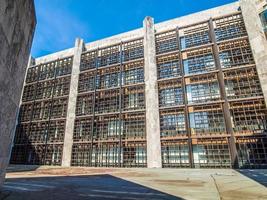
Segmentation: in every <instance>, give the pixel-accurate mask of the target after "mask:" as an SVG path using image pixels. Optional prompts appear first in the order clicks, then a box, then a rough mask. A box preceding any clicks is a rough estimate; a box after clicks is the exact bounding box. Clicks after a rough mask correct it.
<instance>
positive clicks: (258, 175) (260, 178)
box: [237, 169, 267, 187]
mask: <svg viewBox="0 0 267 200" xmlns="http://www.w3.org/2000/svg"><path fill="white" fill-rule="evenodd" d="M237 171H238V172H239V173H241V174H243V175H244V176H246V177H248V178H250V179H252V180H254V181H256V182H258V183H260V184H262V185H264V186H265V187H267V169H239V170H237Z"/></svg>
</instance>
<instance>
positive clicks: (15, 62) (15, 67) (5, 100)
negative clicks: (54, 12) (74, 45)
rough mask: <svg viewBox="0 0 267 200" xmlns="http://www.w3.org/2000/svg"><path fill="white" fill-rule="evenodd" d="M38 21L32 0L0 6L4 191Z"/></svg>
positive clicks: (0, 174) (0, 142)
mask: <svg viewBox="0 0 267 200" xmlns="http://www.w3.org/2000/svg"><path fill="white" fill-rule="evenodd" d="M35 24H36V18H35V10H34V4H33V1H31V0H26V1H10V0H1V2H0V46H1V50H0V105H1V106H0V187H1V185H2V183H3V181H4V177H5V169H6V167H7V165H8V162H9V157H10V153H11V143H12V139H13V137H14V133H15V130H14V129H15V125H16V118H17V113H18V110H19V105H20V98H21V91H22V88H23V81H24V76H25V73H26V69H27V62H28V58H29V52H30V47H31V43H32V38H33V33H34V29H35Z"/></svg>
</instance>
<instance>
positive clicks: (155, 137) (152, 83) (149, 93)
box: [143, 17, 162, 168]
mask: <svg viewBox="0 0 267 200" xmlns="http://www.w3.org/2000/svg"><path fill="white" fill-rule="evenodd" d="M143 27H144V57H145V67H144V69H145V99H146V139H147V167H148V168H161V167H162V162H161V143H160V120H159V100H158V83H157V64H156V44H155V31H154V19H153V18H151V17H146V18H145V19H144V21H143Z"/></svg>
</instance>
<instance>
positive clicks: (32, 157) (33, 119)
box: [11, 11, 267, 168]
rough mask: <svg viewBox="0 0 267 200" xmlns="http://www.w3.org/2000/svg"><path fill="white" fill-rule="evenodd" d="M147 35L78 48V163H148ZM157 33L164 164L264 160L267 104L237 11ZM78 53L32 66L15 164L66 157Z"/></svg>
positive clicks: (256, 163) (262, 163) (261, 163)
mask: <svg viewBox="0 0 267 200" xmlns="http://www.w3.org/2000/svg"><path fill="white" fill-rule="evenodd" d="M265 15H266V13H265V12H263V13H262V14H261V18H262V20H263V24H265V21H266V20H265ZM264 20H265V21H264ZM144 39H146V38H143V37H139V38H138V37H136V38H135V39H132V40H126V39H125V38H121V41H119V40H118V41H117V43H113V44H110V45H109V46H104V45H103V46H101V45H100V46H99V47H98V48H97V49H87V50H84V51H83V52H82V54H81V61H80V66H79V67H80V73H79V78H78V79H79V80H78V81H79V82H78V88H77V93H78V94H77V99H76V107H75V108H76V109H75V116H74V117H75V119H74V131H73V145H72V154H71V165H72V166H93V167H147V134H148V133H150V132H148V131H151V130H147V125H148V124H146V122H147V118H146V114H147V112H151V110H149V109H146V106H147V105H149V104H148V103H149V102H148V99H146V92H148V91H146V90H147V88H149V87H146V86H147V84H149V83H150V82H149V81H148V80H145V77H146V78H147V77H148V76H147V74H149V73H150V71H149V70H148V71H145V69H146V70H147V68H145V67H144V65H145V63H146V62H145V61H146V60H145V59H147V58H145V57H144V44H145V43H144ZM152 42H155V53H156V55H155V57H154V58H153V59H155V60H156V67H157V69H156V71H153V74H155V75H156V77H157V80H155V82H156V85H155V87H153V88H152V90H155V91H157V92H158V102H159V106H158V107H159V108H155V109H156V113H158V114H159V118H160V119H159V123H160V124H159V125H160V144H161V156H162V157H161V158H162V166H163V167H174V168H178V167H195V168H209V167H210V168H230V167H234V166H233V164H234V163H233V161H234V160H235V158H233V155H232V157H231V154H230V152H234V151H235V150H236V151H237V158H236V159H237V161H238V164H239V167H241V168H242V167H244V168H246V167H249V168H253V167H255V168H256V167H257V168H258V167H262V168H263V167H267V156H266V152H267V140H266V138H267V135H266V134H267V109H266V105H265V101H264V96H263V91H262V88H261V83H260V80H259V76H258V73H257V68H256V63H255V61H254V57H253V54H252V50H251V47H250V42H249V39H248V35H247V31H246V28H245V24H244V21H243V17H242V13H241V11H238V12H236V13H233V14H229V15H226V16H223V17H216V18H211V19H209V20H206V21H201V22H199V23H194V24H192V25H190V24H188V25H186V26H180V27H179V26H178V27H175V26H173V27H172V29H170V30H165V31H164V32H161V31H160V30H158V29H157V30H155V41H152ZM72 62H73V58H72V57H67V58H63V59H58V60H55V61H52V62H48V63H42V64H39V65H36V66H32V67H30V68H29V69H28V72H27V75H26V80H25V86H24V91H23V96H22V104H21V107H20V113H19V123H18V126H17V129H16V136H15V145H14V148H13V152H12V159H11V162H12V163H20V164H49V165H60V164H61V162H62V151H63V145H64V136H65V128H66V120H68V119H67V108H68V106H69V105H68V102H70V101H69V93H70V91H71V90H70V83H71V80H72V77H73V76H72V75H71V72H72ZM145 75H146V76H145ZM156 77H155V79H156ZM153 81H154V80H153ZM147 94H148V93H147ZM155 100H156V99H155ZM153 109H154V108H153ZM157 109H158V110H157Z"/></svg>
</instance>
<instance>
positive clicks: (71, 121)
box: [62, 38, 84, 167]
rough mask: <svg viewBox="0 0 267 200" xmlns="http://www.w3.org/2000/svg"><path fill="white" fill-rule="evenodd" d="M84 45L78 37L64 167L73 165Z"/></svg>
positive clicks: (65, 140) (65, 139)
mask: <svg viewBox="0 0 267 200" xmlns="http://www.w3.org/2000/svg"><path fill="white" fill-rule="evenodd" d="M83 46H84V43H83V40H82V39H79V38H77V39H76V41H75V47H74V57H73V65H72V72H71V81H70V93H69V101H68V108H67V119H66V120H67V121H66V127H65V136H64V146H63V155H62V166H63V167H69V166H70V165H71V153H72V144H73V131H74V121H75V110H76V100H77V94H78V82H79V73H80V61H81V54H82V50H83Z"/></svg>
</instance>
